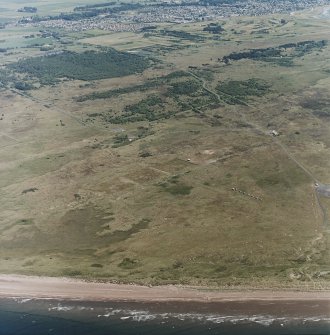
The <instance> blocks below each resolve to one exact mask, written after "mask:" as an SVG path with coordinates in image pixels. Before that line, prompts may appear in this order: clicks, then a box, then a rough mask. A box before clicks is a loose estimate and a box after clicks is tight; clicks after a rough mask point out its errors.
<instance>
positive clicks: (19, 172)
mask: <svg viewBox="0 0 330 335" xmlns="http://www.w3.org/2000/svg"><path fill="white" fill-rule="evenodd" d="M38 3H39V2H38ZM90 3H91V2H88V1H79V2H78V1H67V2H65V4H64V3H63V7H62V8H59V6H58V5H56V6H57V7H56V6H55V4H54V3H53V2H52V1H50V0H47V1H46V0H45V1H43V2H42V5H38V4H36V3H33V2H32V3H31V6H37V7H39V9H38V11H39V14H40V16H47V15H54V16H55V15H60V13H61V12H67V13H72V11H73V9H74V7H76V6H83V5H86V4H90ZM94 3H98V2H96V1H95V2H94ZM0 6H1V7H4V8H6V11H3V12H1V20H3V21H4V22H7V21H8V22H11V23H9V24H6V26H5V27H4V28H3V29H0V48H1V50H2V51H1V52H0V59H1V67H0V88H1V90H0V101H1V104H0V153H1V158H0V196H1V211H0V272H1V273H20V274H35V275H50V276H69V277H70V276H72V277H79V278H88V279H100V280H109V281H113V282H126V283H127V282H136V283H142V284H151V285H159V284H189V285H207V286H216V287H222V288H237V287H240V288H242V287H243V288H251V287H252V288H255V287H257V288H265V287H271V288H303V289H311V290H312V289H325V288H329V287H330V267H329V260H330V254H329V247H330V240H329V231H330V230H329V224H330V223H329V219H328V212H329V211H330V199H329V198H327V197H325V196H322V194H319V193H317V191H316V187H315V183H321V184H326V185H327V184H330V172H329V171H330V159H329V156H330V132H329V127H330V112H329V102H330V91H329V88H330V79H329V73H330V67H329V57H330V44H329V41H328V36H329V35H330V34H329V33H330V31H329V30H330V29H329V18H328V17H326V16H324V15H323V13H324V10H325V7H316V8H314V9H311V8H306V9H305V10H303V11H297V12H295V13H294V14H292V13H291V14H290V13H286V12H285V11H283V12H280V13H263V15H258V16H254V15H241V16H228V17H221V18H220V17H216V18H214V19H212V20H211V21H189V22H182V23H173V22H151V23H150V22H148V25H147V23H146V22H142V23H143V24H142V26H141V27H139V28H138V29H136V30H134V31H131V30H130V31H123V30H122V29H120V30H121V31H114V30H111V31H110V30H109V31H108V30H104V29H99V28H98V29H95V28H93V29H85V30H76V29H71V30H70V29H68V27H67V26H66V27H59V26H56V27H52V26H51V25H53V24H54V23H55V20H50V21H45V23H42V22H38V23H36V24H37V25H33V24H31V23H27V24H25V23H24V24H23V23H17V22H18V21H17V20H19V19H21V18H22V17H23V16H24V15H25V16H27V14H26V13H21V12H17V9H19V8H21V4H19V3H18V2H17V3H16V2H15V1H14V2H11V4H10V5H7V4H6V2H5V1H1V0H0ZM136 10H137V9H136ZM125 13H126V12H125ZM252 14H253V13H252ZM6 15H7V16H6ZM122 15H126V16H125V17H126V18H127V22H125V24H127V25H131V24H136V22H133V21H132V20H131V21H130V19H131V18H132V16H131V12H128V13H127V14H122ZM139 15H140V16H141V13H140V14H139ZM140 16H139V17H140ZM78 22H79V24H82V23H81V21H79V20H78ZM139 23H141V22H139ZM42 24H44V25H46V26H45V27H44V28H42ZM65 24H66V25H67V24H68V23H67V22H66V23H65ZM113 24H116V23H113ZM146 26H148V27H147V28H146ZM121 27H122V26H121ZM214 27H217V29H216V30H215V33H214V32H213V30H214ZM219 27H221V29H220V28H219ZM205 28H206V29H205ZM329 213H330V212H329Z"/></svg>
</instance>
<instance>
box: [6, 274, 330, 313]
mask: <svg viewBox="0 0 330 335" xmlns="http://www.w3.org/2000/svg"><path fill="white" fill-rule="evenodd" d="M0 298H29V299H54V300H71V301H73V300H75V301H91V302H98V301H100V302H102V301H109V302H111V301H121V302H200V303H213V302H249V301H274V302H276V301H278V302H285V301H324V302H328V304H329V309H328V311H329V312H330V291H298V290H296V291H295V290H272V289H269V290H246V291H244V290H235V289H233V290H225V291H224V290H222V291H221V290H220V289H219V290H215V289H212V288H208V287H184V286H174V285H167V286H153V287H147V286H140V285H129V284H112V283H104V282H94V281H85V280H81V279H71V278H63V277H38V276H24V275H0Z"/></svg>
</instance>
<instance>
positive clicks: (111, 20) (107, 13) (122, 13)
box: [15, 0, 330, 32]
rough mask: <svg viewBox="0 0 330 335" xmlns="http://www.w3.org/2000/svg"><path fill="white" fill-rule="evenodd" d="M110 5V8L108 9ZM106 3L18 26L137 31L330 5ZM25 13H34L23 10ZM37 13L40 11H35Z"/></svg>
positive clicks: (308, 1)
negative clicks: (158, 25) (165, 25)
mask: <svg viewBox="0 0 330 335" xmlns="http://www.w3.org/2000/svg"><path fill="white" fill-rule="evenodd" d="M108 4H111V6H109V5H108ZM116 4H117V3H115V2H113V3H105V4H104V5H103V6H101V5H102V4H97V5H94V6H93V5H89V6H83V7H76V8H75V11H74V12H73V13H65V14H61V15H58V16H53V17H52V16H47V17H39V16H38V15H31V16H28V17H24V18H23V19H21V20H19V21H17V22H16V23H15V25H20V26H22V25H23V26H26V25H27V26H35V27H40V28H41V27H43V28H57V29H58V28H59V29H65V30H67V31H73V32H77V31H84V30H90V29H100V30H107V31H115V32H119V31H137V30H140V29H141V28H142V27H144V26H145V25H148V24H154V23H187V22H198V21H211V20H216V19H221V18H226V17H233V16H260V15H265V14H275V13H293V12H295V11H298V10H303V9H307V8H313V7H316V6H323V5H329V4H330V0H302V1H299V2H298V1H292V0H269V1H256V0H247V1H235V0H233V1H226V2H225V3H222V2H220V3H219V2H217V1H215V0H201V1H198V2H189V3H188V2H174V1H169V2H165V3H162V4H152V5H149V4H148V5H140V4H134V3H133V4H125V5H122V4H121V5H120V4H119V5H118V4H117V5H116ZM24 11H25V12H29V13H31V12H32V9H30V8H26V7H24ZM33 12H34V13H36V12H37V8H33Z"/></svg>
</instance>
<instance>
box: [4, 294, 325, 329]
mask: <svg viewBox="0 0 330 335" xmlns="http://www.w3.org/2000/svg"><path fill="white" fill-rule="evenodd" d="M304 304H305V305H304ZM328 312H329V310H328V307H327V304H323V305H322V304H321V305H320V304H319V302H306V303H301V302H286V303H278V302H273V303H271V302H267V303H265V302H248V303H243V302H241V303H240V302H227V303H212V304H203V303H174V302H164V303H132V302H127V303H123V302H97V303H96V302H95V303H91V302H80V301H79V302H78V301H76V302H74V301H66V302H63V301H61V302H59V301H55V300H29V299H3V300H0V335H46V334H52V335H126V334H127V335H128V334H143V335H144V334H157V335H165V334H166V335H167V334H173V335H174V334H180V335H181V334H185V335H186V334H187V335H188V334H189V335H197V334H198V335H201V334H223V335H225V334H226V335H243V334H244V335H245V334H246V335H259V334H260V335H261V334H265V335H268V334H269V335H270V334H283V335H287V334H306V335H308V334H313V335H321V334H322V335H326V334H330V316H329V313H328ZM289 314H290V315H289ZM307 314H308V315H307Z"/></svg>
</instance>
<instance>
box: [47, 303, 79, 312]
mask: <svg viewBox="0 0 330 335" xmlns="http://www.w3.org/2000/svg"><path fill="white" fill-rule="evenodd" d="M73 309H74V306H62V305H60V304H58V305H57V306H54V307H49V308H48V310H49V311H58V312H68V311H71V310H73Z"/></svg>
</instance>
